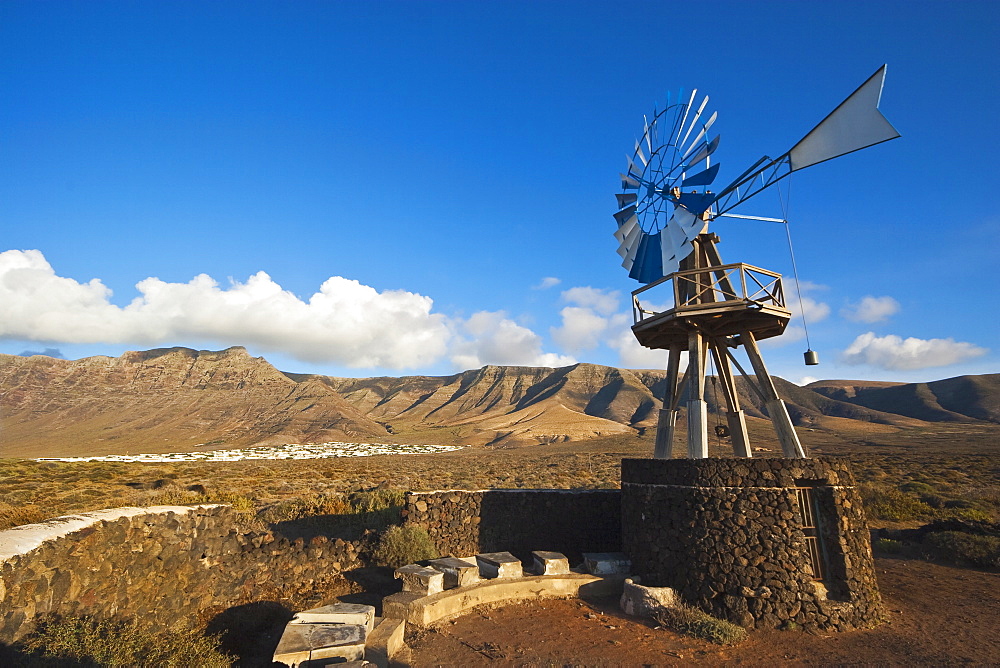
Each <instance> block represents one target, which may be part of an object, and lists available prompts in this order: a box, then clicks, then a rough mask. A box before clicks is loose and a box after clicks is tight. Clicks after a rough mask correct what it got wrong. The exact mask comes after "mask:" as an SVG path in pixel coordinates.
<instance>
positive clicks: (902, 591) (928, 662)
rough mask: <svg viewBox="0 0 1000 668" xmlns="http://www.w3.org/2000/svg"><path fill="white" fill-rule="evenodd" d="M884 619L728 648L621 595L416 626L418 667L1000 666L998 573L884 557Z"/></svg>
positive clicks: (772, 633)
mask: <svg viewBox="0 0 1000 668" xmlns="http://www.w3.org/2000/svg"><path fill="white" fill-rule="evenodd" d="M876 566H877V569H878V577H879V585H880V588H881V592H882V598H883V602H884V607H885V617H886V621H885V623H883V624H882V625H880V626H879V627H877V628H875V629H871V630H865V631H852V632H848V633H824V634H817V635H811V634H808V633H804V632H801V631H777V630H769V631H756V632H751V634H750V636H749V637H748V639H747V640H745V641H744V642H743V643H741V644H739V645H737V646H734V647H721V646H719V645H713V644H711V643H708V642H704V641H700V640H695V639H692V638H688V637H683V636H679V635H677V634H675V633H673V632H671V631H667V630H665V629H660V628H656V627H655V624H653V623H651V622H650V623H645V622H643V621H640V620H634V619H630V618H626V617H625V616H624V615H623V614H622V613H621V612H619V610H618V605H617V603H618V602H617V601H616V600H601V601H591V602H584V601H580V600H577V599H571V600H552V601H538V602H533V603H530V604H524V605H518V604H511V605H506V606H503V607H492V608H486V607H484V608H478V609H476V610H474V611H473V612H471V613H468V614H466V615H464V616H462V617H459V618H457V619H454V620H451V621H446V622H443V623H441V624H439V625H437V626H436V627H434V628H432V629H429V630H423V631H416V632H410V633H409V634H408V638H407V643H408V645H409V647H410V649H409V650H408V651H407V652H406V653H404V655H403V656H401V657H399V658H400V659H402V661H403V662H405V664H408V665H411V666H419V667H420V668H423V667H425V666H475V665H490V666H550V665H556V666H651V665H652V666H685V665H689V664H693V663H699V664H706V665H749V666H768V665H777V664H783V665H821V666H829V665H869V666H870V665H876V666H944V665H959V664H961V665H972V666H991V665H992V666H997V665H1000V573H996V572H986V571H982V570H972V569H966V568H958V567H955V566H947V565H942V564H936V563H931V562H927V561H919V560H904V559H894V558H878V559H876Z"/></svg>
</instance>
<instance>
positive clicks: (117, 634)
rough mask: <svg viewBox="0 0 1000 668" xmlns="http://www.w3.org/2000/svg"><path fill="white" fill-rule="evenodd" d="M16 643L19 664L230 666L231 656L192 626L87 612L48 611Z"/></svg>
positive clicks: (213, 640)
mask: <svg viewBox="0 0 1000 668" xmlns="http://www.w3.org/2000/svg"><path fill="white" fill-rule="evenodd" d="M17 649H19V650H21V652H22V655H25V654H26V655H27V657H26V658H25V659H24V660H23V661H22V665H26V666H31V665H45V666H51V665H56V664H55V663H54V662H53V660H61V661H59V665H74V666H163V667H164V668H187V667H188V666H199V667H201V668H228V667H229V666H231V665H232V657H230V656H228V655H226V654H223V653H222V652H221V651H220V650H219V641H218V639H217V638H216V637H214V636H204V635H201V634H200V633H197V632H196V631H185V630H158V631H154V630H150V629H146V628H143V627H141V626H139V625H138V624H137V623H135V622H132V621H109V620H96V619H92V618H89V617H64V618H59V617H48V618H46V619H44V620H43V621H42V622H41V623H40V624H39V625H38V627H37V629H36V630H35V631H34V632H33V633H31V634H30V635H28V636H26V637H25V638H23V639H22V640H21V641H20V642H19V643H18V644H17Z"/></svg>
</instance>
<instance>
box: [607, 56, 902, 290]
mask: <svg viewBox="0 0 1000 668" xmlns="http://www.w3.org/2000/svg"><path fill="white" fill-rule="evenodd" d="M885 70H886V67H885V65H883V66H882V67H880V68H879V69H878V70H877V71H876V72H875V73H874V74H873V75H872V76H870V77H869V78H868V79H867V80H866V81H865V82H864V83H863V84H862V85H861V86H860V87H858V89H857V90H856V91H854V92H853V93H852V94H851V95H849V96H848V97H847V99H845V100H844V101H843V102H842V103H841V104H840V105H838V106H837V107H836V108H835V109H834V110H833V111H832V112H830V114H828V115H827V117H826V118H824V119H823V120H822V121H821V122H820V123H819V124H818V125H816V127H814V128H813V129H812V130H810V131H809V132H808V133H806V135H805V136H804V137H803V138H802V139H801V140H799V142H798V143H796V144H795V145H794V146H793V147H792V148H791V149H789V150H788V151H786V152H785V153H783V154H782V155H781V156H779V157H778V158H775V159H772V158H769V157H767V156H765V157H763V158H761V159H760V160H758V161H757V162H756V163H754V164H753V165H752V166H751V167H750V168H749V169H747V170H746V171H745V172H743V173H742V174H741V175H740V176H739V177H737V178H736V179H735V180H734V181H733V182H732V183H730V184H729V185H728V186H726V187H725V188H723V189H722V191H720V192H719V193H717V194H715V193H712V192H711V191H710V190H708V187H709V186H711V185H712V183H714V182H715V179H716V177H717V176H718V174H719V163H714V164H713V163H712V158H711V156H712V155H713V154H714V153H715V151H716V149H718V147H719V135H715V136H714V137H710V136H709V134H710V131H711V129H712V126H713V125H714V124H715V121H716V119H717V118H718V112H714V113H712V114H711V115H707V112H706V110H707V107H708V96H704V97H703V98H701V100H700V101H699V100H698V91H697V90H694V91H692V92H691V94H690V96H685V95H684V94H683V92H682V93H680V94H679V95H678V96H677V99H676V101H675V102H673V103H671V102H670V98H669V97H668V102H667V106H666V108H665V109H663V110H662V111H655V110H654V114H653V117H652V119H651V120H650V119H644V120H645V122H644V124H643V134H642V137H640V138H639V139H637V140H636V142H635V148H634V150H633V152H632V154H631V155H627V156H626V161H627V167H628V169H627V170H626V172H625V173H623V174H621V182H622V190H623V191H624V192H622V193H620V194H617V195H616V197H617V198H618V209H617V211H616V212H615V214H614V217H615V221H616V222H617V223H618V229H617V230H616V231H615V238H616V239H617V240H618V243H619V247H618V254H619V255H620V256H621V257H622V260H623V261H622V266H623V267H624V268H625V269H627V270H628V272H629V276H630V277H631V278H634V279H635V280H637V281H639V282H640V283H651V282H653V281H656V280H659V279H660V278H662V277H664V276H668V275H670V274H671V273H673V272H675V271H677V269H678V267H679V266H680V262H681V261H682V260H683V259H684V258H685V257H687V256H688V255H690V254H691V251H692V248H693V246H692V243H691V242H692V241H693V240H694V239H695V238H696V237H697V236H698V235H699V234H701V233H702V232H704V231H705V229H706V225H707V224H708V221H710V220H712V219H714V218H716V217H718V216H721V215H725V214H726V212H728V211H730V210H731V209H733V208H734V207H736V206H739V205H740V204H742V203H743V202H745V201H746V200H748V199H749V198H751V197H753V196H754V195H756V194H757V193H759V192H761V191H762V190H764V189H766V188H768V187H770V186H771V185H773V184H774V183H776V182H777V181H779V180H781V179H782V178H784V177H786V176H788V175H789V174H791V173H792V172H794V171H796V170H799V169H804V168H806V167H810V166H812V165H816V164H819V163H821V162H825V161H827V160H831V159H833V158H836V157H839V156H842V155H846V154H847V153H852V152H854V151H858V150H861V149H863V148H867V147H869V146H874V145H875V144H879V143H881V142H884V141H889V140H890V139H895V138H896V137H899V133H898V132H897V131H896V129H895V128H894V127H892V125H891V124H890V123H889V121H887V120H886V119H885V117H884V116H883V115H882V113H881V112H880V111H879V110H878V104H879V101H880V98H881V95H882V84H883V82H884V81H885ZM706 116H707V117H706Z"/></svg>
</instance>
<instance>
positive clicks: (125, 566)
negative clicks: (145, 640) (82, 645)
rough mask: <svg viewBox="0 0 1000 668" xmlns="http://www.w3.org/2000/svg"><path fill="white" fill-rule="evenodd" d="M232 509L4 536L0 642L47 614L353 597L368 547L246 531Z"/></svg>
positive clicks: (150, 611) (159, 613)
mask: <svg viewBox="0 0 1000 668" xmlns="http://www.w3.org/2000/svg"><path fill="white" fill-rule="evenodd" d="M239 525H240V522H239V516H238V514H237V513H235V512H233V511H232V510H231V509H230V508H229V507H228V506H221V505H203V506H197V507H187V506H157V507H152V508H117V509H112V510H103V511H98V512H93V513H85V514H82V515H71V516H67V517H60V518H57V519H54V520H49V521H48V522H43V523H40V524H31V525H26V526H21V527H15V528H13V529H8V530H6V531H0V642H6V643H9V642H11V641H13V640H15V639H17V638H18V637H20V636H22V635H23V634H24V633H26V632H27V631H29V630H30V629H31V627H32V626H33V621H34V620H35V619H36V618H37V617H38V616H39V615H42V614H45V613H59V614H89V615H93V616H96V617H114V616H118V615H120V616H123V617H128V618H134V619H137V620H140V621H143V622H148V623H151V624H157V625H161V626H171V625H173V624H174V623H176V622H178V621H184V620H187V621H188V622H189V623H192V624H193V623H194V622H196V621H198V620H199V619H201V620H206V616H208V617H211V615H212V613H213V612H215V613H216V614H217V613H220V612H222V611H224V610H226V609H227V608H230V607H233V606H236V605H239V604H242V603H247V602H254V601H262V600H266V601H275V602H282V603H286V604H287V603H289V602H300V603H301V602H303V601H310V600H319V599H322V598H326V597H328V596H330V595H335V594H338V593H346V592H343V591H340V590H341V589H345V588H346V582H345V580H344V579H343V576H341V575H340V574H341V573H342V572H343V571H346V570H349V569H352V568H356V567H358V566H360V565H361V563H360V562H359V559H358V554H359V551H360V548H359V545H357V544H355V543H351V542H347V541H343V540H339V539H338V540H335V541H330V540H328V539H326V538H325V537H320V538H315V539H313V540H312V541H310V542H309V543H305V542H303V541H302V540H301V539H299V540H296V541H288V540H287V539H284V538H278V537H276V536H275V535H274V534H272V533H270V532H257V531H249V530H244V529H241V528H239Z"/></svg>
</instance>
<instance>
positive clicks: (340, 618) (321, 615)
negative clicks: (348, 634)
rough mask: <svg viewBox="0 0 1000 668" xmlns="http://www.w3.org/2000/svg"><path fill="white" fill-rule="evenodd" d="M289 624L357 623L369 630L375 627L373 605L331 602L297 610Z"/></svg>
mask: <svg viewBox="0 0 1000 668" xmlns="http://www.w3.org/2000/svg"><path fill="white" fill-rule="evenodd" d="M288 623H289V624H358V625H360V626H364V627H365V628H366V629H367V630H368V631H369V632H371V630H372V629H374V628H375V607H374V606H371V605H362V604H360V603H339V602H338V603H333V604H331V605H324V606H322V607H319V608H313V609H312V610H303V611H302V612H297V613H295V615H294V616H293V617H292V620H291V621H290V622H288Z"/></svg>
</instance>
